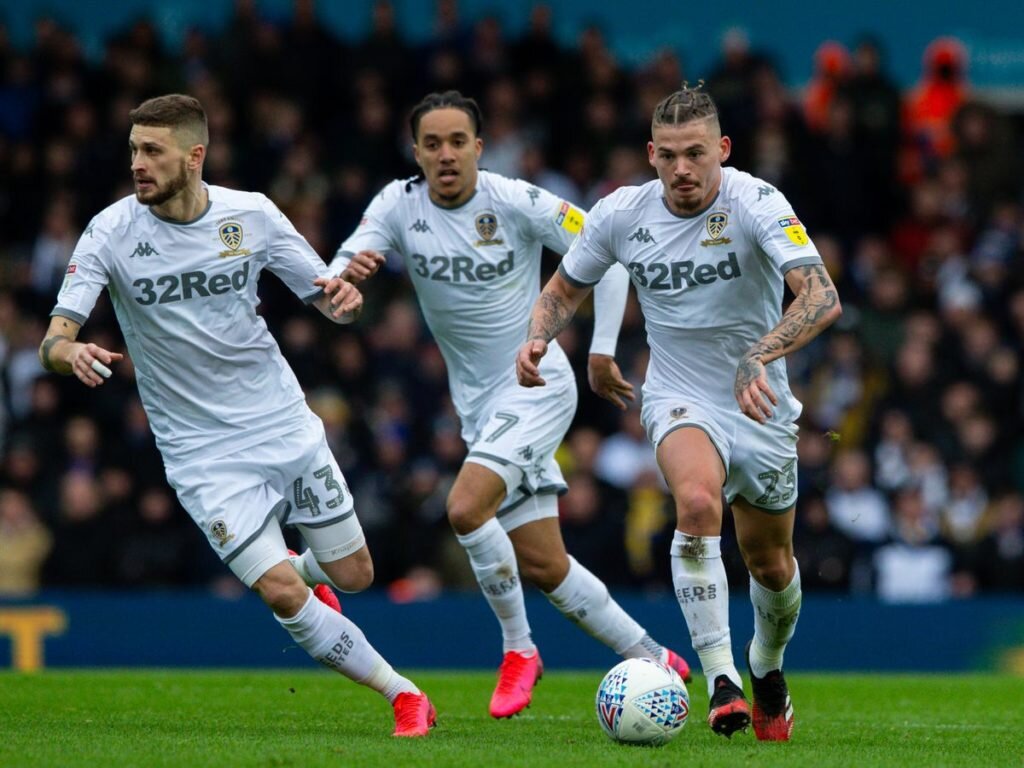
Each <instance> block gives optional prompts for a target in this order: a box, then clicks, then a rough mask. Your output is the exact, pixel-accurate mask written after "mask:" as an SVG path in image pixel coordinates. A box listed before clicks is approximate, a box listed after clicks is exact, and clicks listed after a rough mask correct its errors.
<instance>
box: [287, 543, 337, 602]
mask: <svg viewBox="0 0 1024 768" xmlns="http://www.w3.org/2000/svg"><path fill="white" fill-rule="evenodd" d="M288 560H289V561H290V562H291V564H292V565H293V566H294V567H295V570H296V571H298V572H299V576H301V577H302V580H303V581H304V582H306V586H307V587H315V586H316V585H317V584H328V585H329V586H332V587H334V588H335V589H337V590H338V591H339V592H344V591H345V590H343V589H341V587H339V586H338V585H337V584H335V583H334V582H333V581H331V577H330V576H328V575H327V573H326V572H325V571H324V569H323V568H321V567H320V563H318V562H317V561H316V558H315V557H314V556H313V550H311V549H307V550H306V551H305V552H303V553H302V554H301V555H288Z"/></svg>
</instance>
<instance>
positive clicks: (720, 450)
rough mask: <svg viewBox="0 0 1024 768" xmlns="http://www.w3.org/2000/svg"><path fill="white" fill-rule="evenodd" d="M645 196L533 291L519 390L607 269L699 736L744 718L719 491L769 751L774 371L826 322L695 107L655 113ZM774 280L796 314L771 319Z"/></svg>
mask: <svg viewBox="0 0 1024 768" xmlns="http://www.w3.org/2000/svg"><path fill="white" fill-rule="evenodd" d="M651 135H652V141H650V142H648V144H647V154H648V158H649V160H650V163H651V165H652V166H654V168H655V169H656V170H657V172H658V179H657V180H654V181H651V182H649V183H647V184H644V185H642V186H638V187H623V188H621V189H618V190H616V191H615V192H612V193H611V194H610V195H608V196H607V197H605V198H603V199H601V200H600V201H598V203H597V204H596V205H595V206H594V208H593V210H591V212H590V214H589V216H588V217H587V226H586V229H585V231H584V233H583V234H582V235H581V237H580V238H579V239H578V240H577V241H576V242H575V243H574V245H573V247H572V248H570V250H569V252H568V253H567V254H566V255H565V258H564V259H563V260H562V263H561V264H560V265H559V268H558V272H557V273H556V274H555V275H554V276H553V277H552V278H551V280H550V281H549V282H548V284H547V285H546V286H545V288H544V291H543V292H542V293H541V295H540V297H539V298H538V300H537V302H536V304H535V305H534V308H533V312H532V315H531V318H530V329H529V332H528V335H527V340H526V342H525V343H524V344H523V345H522V346H521V347H520V349H519V352H518V355H517V357H516V370H517V375H518V378H519V381H520V383H521V384H523V385H524V386H526V387H536V386H543V385H544V384H545V383H546V379H547V375H546V373H545V371H544V370H543V368H542V367H541V366H539V363H540V362H541V360H542V359H543V358H544V356H545V355H546V354H547V353H549V350H550V348H551V340H552V339H554V338H555V336H557V335H558V333H559V331H561V330H562V329H563V328H564V327H565V326H566V324H567V323H568V322H569V320H570V319H571V318H572V316H573V313H574V312H575V310H576V308H577V307H578V306H579V303H580V302H581V301H582V300H583V298H584V297H585V296H586V294H587V292H588V291H589V290H590V287H591V286H592V285H593V284H594V283H596V282H597V281H598V280H599V279H600V278H601V276H602V275H603V274H604V272H605V270H607V269H609V267H611V266H612V265H614V264H615V263H616V262H619V263H621V264H624V265H625V266H626V268H627V269H628V270H629V274H630V278H631V280H632V282H633V285H634V286H635V288H636V291H637V294H638V296H639V300H640V305H641V308H642V310H643V313H644V316H645V318H646V323H647V338H648V342H649V344H650V348H651V361H650V367H649V368H648V371H647V378H646V381H645V382H644V385H643V403H642V418H643V423H644V427H645V429H646V430H647V434H648V436H649V438H650V440H651V442H652V443H653V444H654V446H655V448H656V451H657V457H658V464H659V466H660V467H661V470H662V472H663V474H664V476H665V480H666V482H667V483H668V486H669V489H670V490H671V492H672V496H673V498H674V500H675V505H676V518H677V519H676V532H675V536H674V539H673V542H672V549H671V556H672V557H671V560H672V580H673V582H674V584H675V590H676V598H677V599H678V601H679V607H680V608H681V609H682V612H683V616H684V617H685V619H686V623H687V625H688V627H689V630H690V637H691V639H692V641H693V647H694V650H695V651H696V652H697V655H698V656H699V657H700V663H701V666H702V667H703V670H704V674H705V675H706V676H707V681H708V695H709V697H710V706H709V713H708V723H709V725H710V726H711V728H712V729H713V730H714V731H715V732H717V733H721V734H723V735H725V736H731V735H732V734H733V733H734V732H735V731H737V730H739V729H742V728H746V727H747V725H748V724H749V723H750V718H751V714H750V707H749V704H748V703H747V700H746V699H745V697H744V694H743V683H742V680H741V678H740V675H739V673H738V672H737V670H736V666H735V664H734V662H733V655H732V645H731V640H730V635H729V613H728V584H727V582H726V576H725V568H724V566H723V564H722V557H721V546H720V545H721V526H722V502H721V496H722V493H723V491H724V493H725V496H726V499H727V500H728V501H729V503H730V505H731V507H732V512H733V517H734V519H735V523H736V535H737V539H738V541H739V545H740V550H741V553H742V555H743V559H744V562H745V563H746V565H747V569H748V570H749V571H750V575H751V579H750V598H751V602H752V603H753V607H754V638H753V640H752V641H751V643H750V644H749V645H748V646H747V663H748V667H749V669H750V677H751V687H752V689H753V694H754V711H753V720H754V731H755V733H756V734H757V737H758V739H761V740H766V741H785V740H788V739H789V736H790V733H791V731H792V728H793V709H792V705H791V703H790V698H789V691H788V688H787V686H786V680H785V678H784V677H783V674H782V656H783V652H784V651H785V648H786V644H787V643H788V642H789V640H790V638H791V637H792V636H793V630H794V628H795V625H796V620H797V616H798V615H799V612H800V572H799V570H798V568H797V563H796V560H794V558H793V518H794V504H795V502H796V487H797V486H796V471H797V469H796V460H797V459H796V440H797V427H796V424H795V422H796V419H797V417H798V416H799V415H800V408H801V406H800V403H799V402H798V401H797V400H796V398H794V396H793V394H792V393H791V392H790V389H789V384H788V381H787V377H786V364H785V361H784V360H783V356H784V355H786V354H787V353H789V352H792V351H793V350H795V349H799V348H800V347H802V346H804V345H805V344H806V343H807V342H809V341H810V340H811V339H813V338H814V337H815V336H817V335H818V334H819V333H821V331H822V330H824V329H825V328H826V327H827V326H828V325H829V324H830V323H832V322H833V321H834V320H835V319H836V318H837V317H838V316H839V314H840V312H841V309H840V306H839V297H838V295H837V293H836V289H835V286H834V285H833V283H832V280H831V279H830V278H829V275H828V273H827V272H826V270H825V267H824V266H823V264H822V261H821V257H820V256H819V254H818V252H817V250H816V248H815V247H814V244H813V243H812V242H811V241H810V239H808V237H807V233H806V231H805V230H804V227H803V225H802V224H801V223H800V220H799V219H798V218H797V217H796V215H795V214H794V212H793V209H792V208H791V207H790V205H789V203H788V202H786V198H785V197H784V196H783V194H782V193H781V192H780V191H779V190H777V189H775V188H774V187H773V186H771V185H770V184H766V183H765V182H763V181H761V180H760V179H756V178H754V177H752V176H750V175H749V174H746V173H743V172H741V171H737V170H735V169H733V168H723V167H722V163H723V162H724V161H725V160H726V159H727V158H728V157H729V150H730V141H729V138H728V137H727V136H723V135H722V132H721V128H720V126H719V122H718V112H717V110H716V108H715V104H714V102H713V101H712V100H711V98H710V96H708V94H707V93H705V92H704V91H702V90H699V89H695V88H689V87H687V86H686V85H685V84H684V86H683V88H682V89H681V90H679V91H677V92H676V93H673V94H672V95H671V96H669V97H668V98H666V99H665V100H663V101H662V102H661V103H659V104H658V106H657V107H656V108H655V110H654V116H653V120H652V125H651ZM783 281H785V283H786V284H788V285H789V287H790V288H791V289H792V290H793V293H794V294H795V297H796V298H795V299H794V300H793V302H792V303H791V304H790V306H789V307H788V309H787V310H786V312H785V313H784V314H783V313H782V310H781V304H782V292H783Z"/></svg>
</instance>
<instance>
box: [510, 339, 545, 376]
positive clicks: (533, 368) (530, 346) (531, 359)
mask: <svg viewBox="0 0 1024 768" xmlns="http://www.w3.org/2000/svg"><path fill="white" fill-rule="evenodd" d="M547 353H548V343H547V342H546V341H543V340H541V339H530V340H529V341H527V342H526V343H525V344H523V346H521V347H520V348H519V352H518V353H517V354H516V378H517V379H519V384H520V385H522V386H524V387H543V386H544V385H545V384H546V383H547V382H546V381H544V379H542V378H541V375H540V367H539V366H540V359H541V358H542V357H544V355H546V354H547Z"/></svg>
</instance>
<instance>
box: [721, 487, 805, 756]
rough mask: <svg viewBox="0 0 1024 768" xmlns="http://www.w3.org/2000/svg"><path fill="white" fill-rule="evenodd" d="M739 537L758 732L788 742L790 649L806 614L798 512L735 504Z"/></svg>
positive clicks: (760, 736) (767, 738)
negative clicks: (786, 663) (785, 663)
mask: <svg viewBox="0 0 1024 768" xmlns="http://www.w3.org/2000/svg"><path fill="white" fill-rule="evenodd" d="M732 509H733V518H734V519H735V522H736V538H737V541H738V543H739V546H740V551H741V552H742V554H743V560H744V562H745V563H746V564H747V569H748V570H749V571H750V576H751V578H750V600H751V602H752V603H753V607H754V637H753V639H752V640H751V641H750V643H748V645H747V665H748V666H749V668H750V680H751V687H752V688H753V692H754V712H753V720H754V733H756V734H757V738H758V739H760V740H762V741H788V740H789V737H790V734H791V733H792V731H793V705H792V702H791V700H790V696H789V688H788V686H787V685H786V678H785V676H784V675H783V672H782V659H783V654H784V653H785V650H786V645H787V644H788V643H789V641H790V639H792V637H793V633H794V631H795V630H796V622H797V619H798V618H799V616H800V603H801V591H800V570H799V568H798V566H797V562H796V559H795V558H794V557H793V521H794V517H795V515H794V508H793V507H790V508H789V509H787V510H784V511H781V512H772V511H766V510H764V509H759V508H757V507H754V506H752V505H751V504H749V503H747V502H746V501H744V500H743V499H740V498H737V499H736V500H735V501H733V504H732Z"/></svg>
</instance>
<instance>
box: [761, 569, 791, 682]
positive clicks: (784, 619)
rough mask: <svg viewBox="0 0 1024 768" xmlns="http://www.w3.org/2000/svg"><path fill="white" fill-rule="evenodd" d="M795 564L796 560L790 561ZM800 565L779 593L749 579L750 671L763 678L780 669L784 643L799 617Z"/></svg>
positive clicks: (789, 638) (788, 639)
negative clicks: (751, 615)
mask: <svg viewBox="0 0 1024 768" xmlns="http://www.w3.org/2000/svg"><path fill="white" fill-rule="evenodd" d="M793 562H794V563H796V560H794V561H793ZM800 600H801V591H800V566H799V565H797V566H796V573H794V574H793V580H792V581H791V582H789V586H787V587H786V588H785V589H784V590H782V591H781V592H772V591H771V590H770V589H766V588H765V587H763V586H761V585H760V584H758V583H757V581H755V580H754V579H753V577H752V578H751V579H750V602H751V603H753V604H754V642H752V643H751V644H750V671H751V673H752V674H753V675H755V676H756V677H764V676H765V675H767V674H768V673H769V672H771V671H772V670H773V669H782V655H783V654H784V653H785V651H786V644H787V643H789V641H790V640H791V639H792V637H793V633H794V632H795V631H796V620H797V619H798V618H799V617H800Z"/></svg>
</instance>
